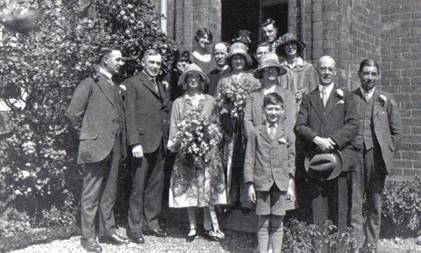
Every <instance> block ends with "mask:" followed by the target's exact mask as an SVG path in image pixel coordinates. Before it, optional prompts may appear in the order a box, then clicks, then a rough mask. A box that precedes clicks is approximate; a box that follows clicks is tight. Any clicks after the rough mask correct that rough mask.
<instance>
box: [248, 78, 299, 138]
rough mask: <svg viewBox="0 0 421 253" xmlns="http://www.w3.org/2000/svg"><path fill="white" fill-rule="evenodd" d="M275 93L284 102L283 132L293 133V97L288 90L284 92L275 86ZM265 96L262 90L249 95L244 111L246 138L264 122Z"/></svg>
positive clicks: (294, 110) (294, 112)
mask: <svg viewBox="0 0 421 253" xmlns="http://www.w3.org/2000/svg"><path fill="white" fill-rule="evenodd" d="M275 92H276V93H277V94H278V95H280V96H281V97H282V99H283V100H284V110H285V113H284V116H285V118H284V124H285V125H284V129H285V131H287V132H289V131H291V132H292V131H293V128H294V124H295V115H296V109H295V106H296V105H295V104H296V102H295V95H293V94H292V93H291V92H290V91H289V90H285V89H284V88H282V87H281V86H276V89H275ZM264 97H265V95H264V93H263V88H260V89H258V90H256V91H254V92H252V93H251V94H250V97H249V99H248V100H247V102H246V108H245V111H244V128H245V130H246V134H247V136H250V135H251V134H252V132H253V131H255V130H256V128H257V127H258V126H259V125H261V124H262V123H263V121H264V117H265V116H264V113H263V99H264ZM288 135H289V134H288Z"/></svg>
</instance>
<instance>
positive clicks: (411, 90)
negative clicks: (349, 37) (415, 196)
mask: <svg viewBox="0 0 421 253" xmlns="http://www.w3.org/2000/svg"><path fill="white" fill-rule="evenodd" d="M381 24H382V29H381V43H382V47H381V55H382V61H381V69H382V84H383V86H384V89H385V90H388V91H390V92H391V93H393V94H394V96H395V98H396V100H397V101H398V103H399V105H400V108H401V112H402V117H403V123H404V124H403V125H404V138H403V145H402V150H401V151H400V152H399V154H398V159H397V160H396V161H395V165H396V170H395V171H394V174H395V175H400V176H413V175H421V1H420V0H383V1H382V5H381Z"/></svg>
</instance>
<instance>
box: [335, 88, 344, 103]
mask: <svg viewBox="0 0 421 253" xmlns="http://www.w3.org/2000/svg"><path fill="white" fill-rule="evenodd" d="M336 96H337V97H338V98H339V99H340V100H339V101H338V102H336V104H337V105H339V104H345V101H344V100H343V98H344V97H345V95H344V91H343V90H342V89H336Z"/></svg>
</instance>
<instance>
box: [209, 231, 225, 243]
mask: <svg viewBox="0 0 421 253" xmlns="http://www.w3.org/2000/svg"><path fill="white" fill-rule="evenodd" d="M204 237H205V238H206V239H208V240H210V241H216V242H219V241H221V240H223V239H224V238H225V235H224V233H222V232H221V231H212V230H205V236H204Z"/></svg>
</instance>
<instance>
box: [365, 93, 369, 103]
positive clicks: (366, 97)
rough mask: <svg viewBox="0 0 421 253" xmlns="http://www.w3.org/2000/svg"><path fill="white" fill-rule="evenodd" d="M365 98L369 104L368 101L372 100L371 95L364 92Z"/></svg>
mask: <svg viewBox="0 0 421 253" xmlns="http://www.w3.org/2000/svg"><path fill="white" fill-rule="evenodd" d="M364 98H365V101H367V102H368V100H370V95H369V94H368V92H364Z"/></svg>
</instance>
